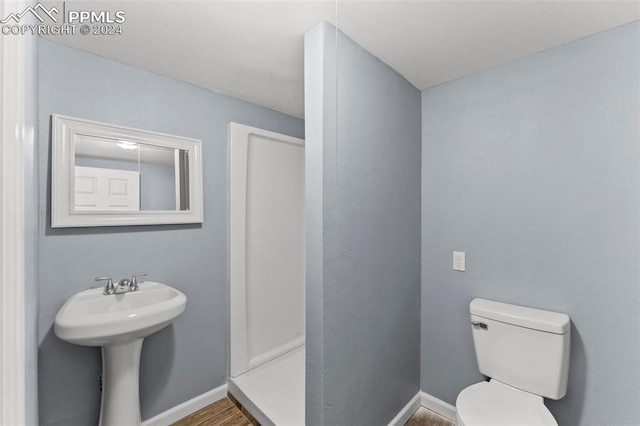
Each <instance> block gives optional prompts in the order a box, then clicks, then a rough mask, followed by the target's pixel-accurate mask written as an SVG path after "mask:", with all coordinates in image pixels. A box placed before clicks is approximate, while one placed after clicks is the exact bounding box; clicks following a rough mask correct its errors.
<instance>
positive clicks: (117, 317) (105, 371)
mask: <svg viewBox="0 0 640 426" xmlns="http://www.w3.org/2000/svg"><path fill="white" fill-rule="evenodd" d="M102 292H103V289H102V288H93V289H89V290H84V291H81V292H80V293H76V294H74V295H73V296H71V297H70V298H69V300H67V302H66V303H65V304H64V305H63V306H62V308H60V310H59V311H58V314H57V315H56V319H55V322H54V331H55V333H56V336H58V337H59V338H61V339H62V340H66V341H67V342H70V343H75V344H76V345H84V346H102V375H103V390H102V407H101V409H100V423H99V424H100V426H122V425H127V426H129V425H140V424H141V422H140V395H139V391H138V390H139V375H140V351H141V350H142V342H143V340H144V338H145V337H147V336H149V335H150V334H153V333H155V332H156V331H158V330H160V329H161V328H164V327H166V326H167V325H169V324H170V323H171V321H173V320H174V319H175V318H176V317H177V316H178V315H180V314H181V313H182V312H184V309H185V306H186V305H187V297H186V296H185V295H184V294H182V293H181V292H180V291H178V290H176V289H175V288H172V287H169V286H168V285H165V284H160V283H156V282H149V281H147V282H144V283H142V284H140V287H139V290H137V291H131V292H127V293H121V294H112V295H108V296H105V295H104V294H102ZM167 349H168V350H169V349H171V348H167Z"/></svg>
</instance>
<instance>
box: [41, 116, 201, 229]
mask: <svg viewBox="0 0 640 426" xmlns="http://www.w3.org/2000/svg"><path fill="white" fill-rule="evenodd" d="M51 118H52V119H51V125H52V132H51V135H52V148H51V149H52V155H51V159H52V164H51V227H53V228H65V227H87V226H123V225H160V224H180V223H202V218H203V196H202V142H201V141H200V140H197V139H190V138H185V137H181V136H173V135H167V134H164V133H158V132H150V131H147V130H139V129H134V128H130V127H124V126H117V125H114V124H106V123H100V122H97V121H91V120H84V119H81V118H75V117H68V116H63V115H58V114H52V116H51ZM76 134H81V135H91V136H97V137H104V138H108V139H123V140H127V141H133V142H138V143H142V144H146V145H155V146H158V147H164V148H175V149H181V150H185V151H187V152H188V158H189V210H182V211H181V210H176V211H171V210H140V211H123V212H87V211H76V210H75V208H74V196H73V190H74V176H75V175H74V166H75V144H74V143H73V142H74V137H75V135H76Z"/></svg>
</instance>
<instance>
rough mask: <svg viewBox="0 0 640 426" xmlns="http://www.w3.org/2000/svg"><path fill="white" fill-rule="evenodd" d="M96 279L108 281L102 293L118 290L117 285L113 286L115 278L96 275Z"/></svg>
mask: <svg viewBox="0 0 640 426" xmlns="http://www.w3.org/2000/svg"><path fill="white" fill-rule="evenodd" d="M96 281H106V282H107V284H106V285H105V286H104V291H103V292H102V294H104V295H110V294H113V293H114V292H115V291H116V289H115V287H114V286H113V280H112V279H111V277H96Z"/></svg>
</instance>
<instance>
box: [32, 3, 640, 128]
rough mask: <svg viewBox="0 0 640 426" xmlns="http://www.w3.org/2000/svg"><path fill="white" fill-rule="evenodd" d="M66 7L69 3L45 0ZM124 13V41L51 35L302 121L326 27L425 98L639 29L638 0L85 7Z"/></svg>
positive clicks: (69, 7)
mask: <svg viewBox="0 0 640 426" xmlns="http://www.w3.org/2000/svg"><path fill="white" fill-rule="evenodd" d="M43 3H45V4H46V5H48V6H50V5H57V6H58V7H59V8H60V10H62V9H61V7H62V1H46V2H43ZM65 7H66V10H80V9H83V10H110V11H116V10H123V11H125V14H126V22H125V23H123V24H122V29H123V34H122V35H116V36H93V35H87V36H83V35H80V34H76V35H74V36H49V37H48V38H49V39H51V40H54V41H57V42H60V43H63V44H66V45H69V46H72V47H76V48H78V49H82V50H85V51H88V52H92V53H95V54H97V55H100V56H103V57H106V58H110V59H114V60H116V61H119V62H123V63H126V64H131V65H135V66H137V67H140V68H143V69H146V70H149V71H153V72H155V73H158V74H162V75H165V76H168V77H172V78H175V79H177V80H181V81H185V82H188V83H191V84H194V85H196V86H200V87H203V88H205V89H209V90H212V91H214V92H217V93H222V94H225V95H229V96H234V97H236V98H240V99H243V100H246V101H249V102H253V103H255V104H258V105H262V106H265V107H268V108H272V109H274V110H277V111H281V112H284V113H287V114H290V115H294V116H297V117H303V116H304V112H303V106H304V93H303V77H304V76H303V37H304V33H305V31H307V30H308V29H309V28H311V27H313V26H314V25H315V24H316V23H318V22H320V21H321V20H326V21H328V22H331V23H333V24H334V25H336V24H337V25H338V27H339V28H340V29H341V30H342V31H344V32H345V33H346V34H347V35H349V36H350V37H351V38H353V39H354V40H355V41H356V42H358V43H359V44H360V45H362V46H363V47H364V48H366V49H367V50H369V51H370V52H372V53H373V54H374V55H376V56H377V57H379V58H380V59H381V60H382V61H384V62H385V63H387V64H388V65H390V66H391V67H393V68H394V69H396V70H397V71H398V72H399V73H401V74H402V75H403V76H404V77H406V78H407V79H408V80H409V81H410V82H411V83H413V84H414V85H415V86H416V87H417V88H418V89H426V88H428V87H432V86H435V85H437V84H441V83H444V82H446V81H450V80H454V79H456V78H460V77H463V76H466V75H469V74H473V73H475V72H478V71H482V70H485V69H488V68H491V67H494V66H496V65H499V64H503V63H506V62H509V61H512V60H514V59H519V58H523V57H525V56H529V55H531V54H533V53H536V52H539V51H542V50H545V49H549V48H552V47H555V46H559V45H561V44H564V43H568V42H570V41H573V40H577V39H579V38H582V37H586V36H589V35H591V34H595V33H598V32H601V31H605V30H607V29H610V28H613V27H616V26H620V25H623V24H626V23H628V22H632V21H636V20H640V0H633V1H615V0H609V1H606V0H605V1H593V0H582V1H567V0H564V1H563V0H554V1H540V0H528V1H525V0H522V1H520V0H507V1H495V0H471V1H452V0H449V1H431V0H388V1H353V0H338V2H336V1H335V0H331V1H305V0H297V1H269V0H262V1H238V0H236V1H215V0H210V1H204V0H201V1H193V0H188V1H184V0H183V1H177V0H174V1H160V0H136V1H107V0H98V1H76V0H67V1H66V4H65Z"/></svg>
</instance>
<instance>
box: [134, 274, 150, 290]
mask: <svg viewBox="0 0 640 426" xmlns="http://www.w3.org/2000/svg"><path fill="white" fill-rule="evenodd" d="M146 276H147V273H146V272H136V273H135V274H133V276H132V277H131V290H132V291H136V290H138V277H146Z"/></svg>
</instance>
